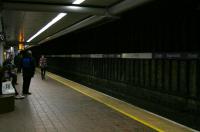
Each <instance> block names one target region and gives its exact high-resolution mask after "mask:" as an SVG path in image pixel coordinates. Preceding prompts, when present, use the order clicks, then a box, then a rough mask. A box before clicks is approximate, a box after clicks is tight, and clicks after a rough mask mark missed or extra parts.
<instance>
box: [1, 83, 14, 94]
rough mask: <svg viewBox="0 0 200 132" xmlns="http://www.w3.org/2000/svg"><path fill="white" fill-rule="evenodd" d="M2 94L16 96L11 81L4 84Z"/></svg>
mask: <svg viewBox="0 0 200 132" xmlns="http://www.w3.org/2000/svg"><path fill="white" fill-rule="evenodd" d="M2 94H15V89H14V88H13V85H12V83H11V81H6V82H2Z"/></svg>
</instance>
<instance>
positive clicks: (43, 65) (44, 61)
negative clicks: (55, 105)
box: [39, 55, 47, 80]
mask: <svg viewBox="0 0 200 132" xmlns="http://www.w3.org/2000/svg"><path fill="white" fill-rule="evenodd" d="M39 65H40V68H41V77H42V80H44V79H45V73H46V69H47V59H46V58H45V57H44V55H41V57H40V61H39Z"/></svg>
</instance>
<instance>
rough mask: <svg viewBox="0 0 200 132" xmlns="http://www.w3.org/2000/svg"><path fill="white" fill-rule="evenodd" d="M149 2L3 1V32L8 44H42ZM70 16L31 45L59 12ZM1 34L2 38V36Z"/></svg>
mask: <svg viewBox="0 0 200 132" xmlns="http://www.w3.org/2000/svg"><path fill="white" fill-rule="evenodd" d="M148 1H150V0H85V1H84V2H83V3H82V4H80V5H73V4H72V3H73V2H74V0H1V1H0V5H1V12H0V15H1V23H0V33H1V34H3V35H4V40H5V42H6V45H18V44H19V43H24V44H26V45H36V44H41V43H44V42H46V41H49V40H52V39H54V38H57V37H59V36H62V35H64V34H67V33H69V32H72V31H75V30H78V29H80V28H83V27H87V26H89V25H90V24H94V23H96V22H99V21H106V20H108V18H109V19H116V16H118V14H119V13H121V12H123V11H126V10H128V9H130V8H133V7H136V6H138V5H140V4H142V3H145V2H148ZM61 12H65V13H67V15H66V16H65V17H64V18H62V19H61V20H60V21H58V22H57V23H55V24H54V25H53V26H51V27H50V28H48V29H47V30H46V31H44V32H43V33H41V34H40V35H39V36H37V37H36V38H34V39H33V40H32V41H31V42H26V41H27V40H28V39H29V38H30V37H31V36H33V35H34V34H35V33H36V32H38V31H39V30H40V29H41V28H42V27H43V26H45V25H46V24H47V23H48V22H50V21H51V20H52V19H53V18H54V17H56V16H57V15H58V14H59V13H61ZM1 34H0V35H1Z"/></svg>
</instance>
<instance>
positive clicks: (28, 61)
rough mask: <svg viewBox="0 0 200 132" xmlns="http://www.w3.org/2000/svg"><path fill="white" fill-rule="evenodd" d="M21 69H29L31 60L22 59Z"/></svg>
mask: <svg viewBox="0 0 200 132" xmlns="http://www.w3.org/2000/svg"><path fill="white" fill-rule="evenodd" d="M22 66H23V68H31V58H24V59H23V60H22Z"/></svg>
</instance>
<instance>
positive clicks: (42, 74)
mask: <svg viewBox="0 0 200 132" xmlns="http://www.w3.org/2000/svg"><path fill="white" fill-rule="evenodd" d="M45 73H46V68H45V67H44V68H41V77H42V80H43V79H45Z"/></svg>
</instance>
